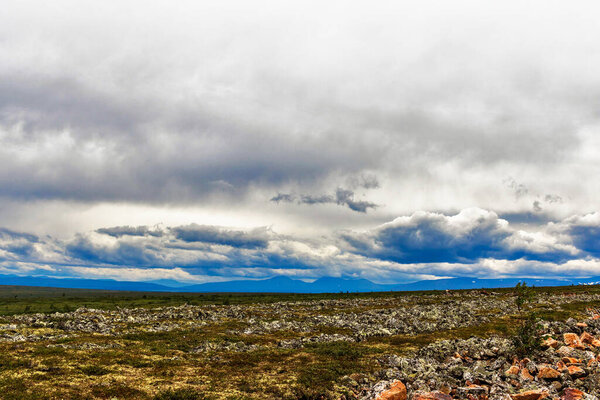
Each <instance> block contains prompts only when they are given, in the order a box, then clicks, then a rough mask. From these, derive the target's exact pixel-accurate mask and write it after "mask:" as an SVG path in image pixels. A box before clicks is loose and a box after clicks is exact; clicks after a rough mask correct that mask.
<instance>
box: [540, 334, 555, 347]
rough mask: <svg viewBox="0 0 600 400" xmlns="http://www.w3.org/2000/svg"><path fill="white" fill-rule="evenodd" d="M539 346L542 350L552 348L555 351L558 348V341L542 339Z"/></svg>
mask: <svg viewBox="0 0 600 400" xmlns="http://www.w3.org/2000/svg"><path fill="white" fill-rule="evenodd" d="M541 346H542V347H543V348H550V347H552V348H554V349H556V348H557V347H558V340H554V339H552V338H551V337H549V338H547V339H544V340H543V341H542V343H541Z"/></svg>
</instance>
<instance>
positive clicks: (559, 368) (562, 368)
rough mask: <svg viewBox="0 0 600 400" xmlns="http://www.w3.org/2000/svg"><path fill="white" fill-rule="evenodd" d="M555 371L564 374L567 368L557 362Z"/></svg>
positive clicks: (560, 362) (562, 363)
mask: <svg viewBox="0 0 600 400" xmlns="http://www.w3.org/2000/svg"><path fill="white" fill-rule="evenodd" d="M556 369H557V370H559V371H560V372H564V371H566V370H567V366H566V365H565V363H564V362H562V361H559V362H557V363H556Z"/></svg>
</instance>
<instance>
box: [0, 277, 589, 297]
mask: <svg viewBox="0 0 600 400" xmlns="http://www.w3.org/2000/svg"><path fill="white" fill-rule="evenodd" d="M167 282H168V283H169V285H167V284H163V283H156V282H131V281H116V280H110V279H83V278H50V277H28V276H16V275H0V285H11V286H37V287H54V288H65V289H66V288H71V289H99V290H123V291H144V292H185V293H194V292H196V293H228V292H231V293H236V292H237V293H339V292H387V291H422V290H458V289H493V288H502V287H513V286H515V285H516V284H517V283H518V282H527V284H528V285H529V286H570V285H591V284H600V277H591V278H583V279H573V278H571V279H567V278H565V279H551V278H547V279H546V278H544V279H530V278H503V279H480V278H468V277H460V278H444V279H437V280H423V281H417V282H412V283H400V284H378V283H373V282H371V281H369V280H367V279H347V278H336V277H324V278H319V279H317V280H316V281H314V282H304V281H301V280H296V279H291V278H289V277H286V276H277V277H274V278H269V279H263V280H232V281H225V282H210V283H202V284H195V285H185V286H182V284H177V283H175V282H169V281H167ZM173 284H174V285H173ZM175 285H176V286H175ZM0 290H1V288H0Z"/></svg>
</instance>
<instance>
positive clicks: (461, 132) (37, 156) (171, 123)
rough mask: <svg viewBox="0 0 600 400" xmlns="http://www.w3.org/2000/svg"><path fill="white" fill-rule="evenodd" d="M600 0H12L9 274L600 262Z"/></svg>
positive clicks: (573, 271) (445, 268)
mask: <svg viewBox="0 0 600 400" xmlns="http://www.w3.org/2000/svg"><path fill="white" fill-rule="evenodd" d="M598 15H600V5H599V4H598V3H597V2H595V1H589V2H588V1H581V2H578V1H575V2H568V3H567V2H564V1H561V2H559V1H548V0H545V1H508V2H495V3H491V2H481V1H472V2H469V1H452V2H428V1H423V0H420V1H414V2H412V1H411V2H408V1H402V2H396V1H393V2H392V1H390V2H376V3H375V4H373V2H366V1H365V2H354V1H331V2H323V1H314V2H313V1H306V0H303V1H298V2H282V1H222V0H220V1H214V2H212V1H203V2H192V1H190V2H186V1H177V2H172V1H170V2H167V1H164V2H163V1H120V2H98V1H93V2H92V1H84V0H77V1H60V0H56V1H52V2H41V1H26V0H18V1H10V0H9V1H5V2H3V6H2V12H1V13H0V273H4V274H19V275H44V276H61V277H63V276H77V277H90V278H114V279H124V280H144V279H175V280H180V281H186V282H204V281H218V280H226V279H232V278H267V277H272V276H275V275H287V276H291V277H296V278H301V279H305V280H310V279H315V278H318V277H321V276H344V277H363V278H367V279H371V280H373V281H376V282H405V281H407V280H416V279H424V278H426V279H427V278H434V277H446V276H477V277H500V276H592V275H600V213H598V211H600V210H599V208H600V206H599V202H598V194H599V193H600V178H599V176H600V135H599V133H600V41H599V40H598V38H600V25H599V24H598V19H597V16H598Z"/></svg>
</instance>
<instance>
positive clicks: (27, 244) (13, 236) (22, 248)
mask: <svg viewBox="0 0 600 400" xmlns="http://www.w3.org/2000/svg"><path fill="white" fill-rule="evenodd" d="M39 241H40V239H39V237H38V236H36V235H32V234H29V233H23V232H15V231H12V230H10V229H5V228H0V250H4V251H5V252H7V253H8V254H10V256H11V258H15V257H16V258H23V259H28V258H29V257H30V256H32V255H33V253H34V252H35V249H34V244H36V243H39ZM6 258H7V257H6V256H4V257H2V255H0V259H6Z"/></svg>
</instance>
